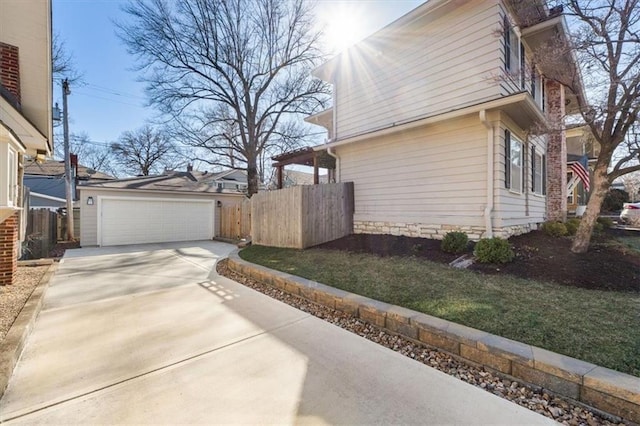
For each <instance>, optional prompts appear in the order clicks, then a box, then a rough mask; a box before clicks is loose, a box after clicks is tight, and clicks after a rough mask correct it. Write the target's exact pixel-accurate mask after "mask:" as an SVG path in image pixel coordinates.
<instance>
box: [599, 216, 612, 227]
mask: <svg viewBox="0 0 640 426" xmlns="http://www.w3.org/2000/svg"><path fill="white" fill-rule="evenodd" d="M597 223H599V224H600V225H602V227H603V228H613V220H612V219H611V218H610V217H599V218H598V221H597Z"/></svg>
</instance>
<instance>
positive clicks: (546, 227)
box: [542, 221, 568, 237]
mask: <svg viewBox="0 0 640 426" xmlns="http://www.w3.org/2000/svg"><path fill="white" fill-rule="evenodd" d="M542 232H544V233H545V234H547V235H551V236H552V237H563V236H565V235H567V233H568V231H567V227H566V225H565V224H564V223H562V222H553V221H548V222H545V223H543V224H542Z"/></svg>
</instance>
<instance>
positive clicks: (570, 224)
mask: <svg viewBox="0 0 640 426" xmlns="http://www.w3.org/2000/svg"><path fill="white" fill-rule="evenodd" d="M564 226H565V227H566V228H567V235H576V232H578V226H580V219H578V218H577V217H573V218H571V219H569V220H567V221H566V222H565V224H564Z"/></svg>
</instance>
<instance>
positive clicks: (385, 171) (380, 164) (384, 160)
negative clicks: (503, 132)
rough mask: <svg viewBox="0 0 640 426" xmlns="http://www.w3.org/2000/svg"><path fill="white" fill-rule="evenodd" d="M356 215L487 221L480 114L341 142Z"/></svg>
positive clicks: (396, 219)
mask: <svg viewBox="0 0 640 426" xmlns="http://www.w3.org/2000/svg"><path fill="white" fill-rule="evenodd" d="M337 153H338V155H339V157H340V179H341V180H342V181H344V182H349V181H351V182H354V190H355V213H354V220H356V221H387V222H402V223H424V224H448V225H476V226H482V225H483V223H484V222H483V217H482V213H483V209H484V207H485V204H486V129H485V128H484V127H483V126H482V125H481V124H480V121H479V119H478V118H477V117H476V116H473V117H466V118H461V119H458V120H451V121H449V122H447V123H443V124H439V125H433V126H427V127H422V128H418V129H414V130H411V131H408V132H399V133H396V134H393V135H390V136H385V137H379V138H374V139H370V140H367V141H363V142H360V143H356V144H351V145H346V146H344V147H338V148H337Z"/></svg>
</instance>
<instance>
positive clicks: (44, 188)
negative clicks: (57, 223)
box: [24, 155, 115, 209]
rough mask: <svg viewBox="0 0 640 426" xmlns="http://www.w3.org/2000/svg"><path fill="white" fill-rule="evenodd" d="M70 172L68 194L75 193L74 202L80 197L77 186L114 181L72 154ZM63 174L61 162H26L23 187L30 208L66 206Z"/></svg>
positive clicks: (32, 160)
mask: <svg viewBox="0 0 640 426" xmlns="http://www.w3.org/2000/svg"><path fill="white" fill-rule="evenodd" d="M71 173H72V179H71V188H72V189H71V191H72V193H73V194H74V197H73V199H74V201H75V200H77V199H78V197H79V195H80V194H79V192H78V191H77V187H78V186H79V185H83V184H86V183H92V182H104V181H108V180H113V179H115V177H113V176H109V175H107V174H105V173H101V172H99V171H96V170H93V169H90V168H88V167H86V166H83V165H81V164H78V159H77V157H76V156H75V155H71ZM64 175H65V173H64V161H58V160H46V161H42V162H38V161H36V160H34V159H31V160H28V161H27V162H26V164H25V167H24V186H25V187H27V188H29V208H52V209H54V208H59V207H66V205H67V204H66V197H67V195H66V190H65V178H64Z"/></svg>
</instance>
